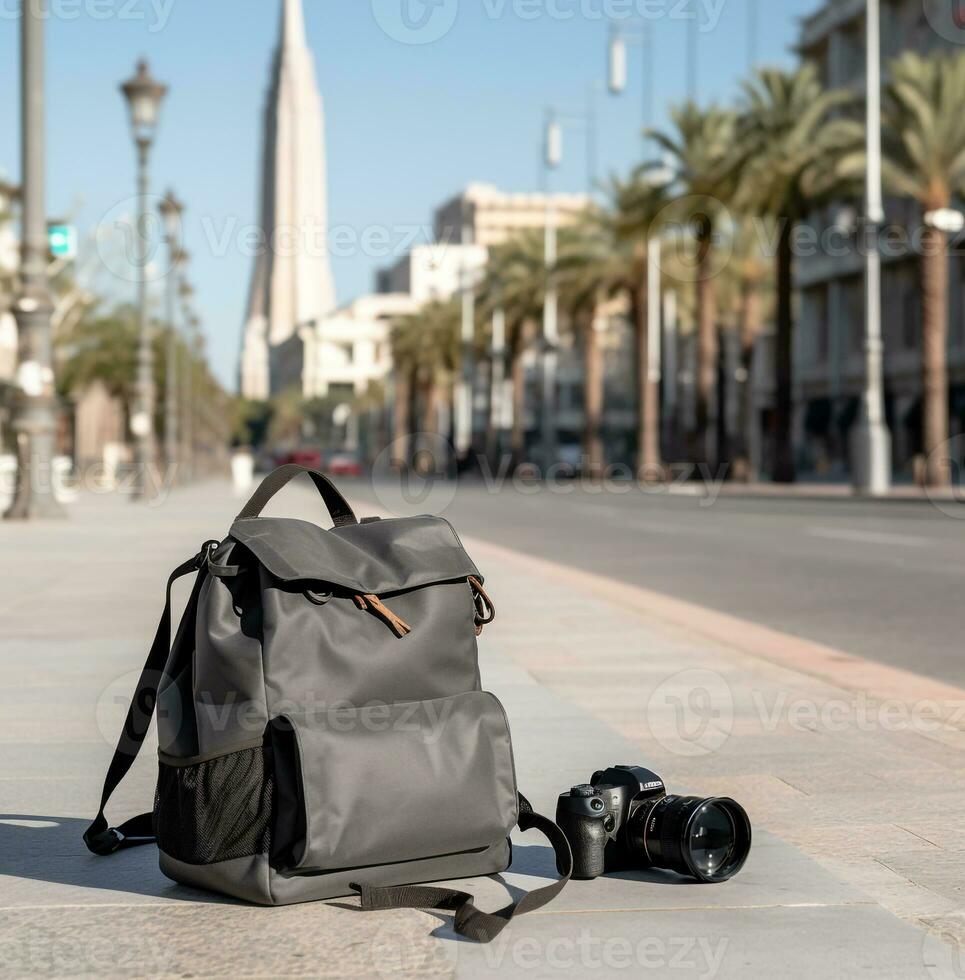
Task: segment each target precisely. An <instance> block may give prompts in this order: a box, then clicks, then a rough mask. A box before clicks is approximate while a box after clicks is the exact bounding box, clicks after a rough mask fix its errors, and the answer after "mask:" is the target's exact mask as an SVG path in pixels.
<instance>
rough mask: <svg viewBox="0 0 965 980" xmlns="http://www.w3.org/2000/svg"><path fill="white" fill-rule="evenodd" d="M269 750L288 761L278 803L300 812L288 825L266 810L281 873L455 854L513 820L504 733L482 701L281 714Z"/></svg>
mask: <svg viewBox="0 0 965 980" xmlns="http://www.w3.org/2000/svg"><path fill="white" fill-rule="evenodd" d="M274 744H275V752H276V758H278V757H279V756H282V755H284V756H289V757H290V756H291V755H292V754H294V756H295V758H294V759H293V760H292V763H293V764H292V765H285V764H279V765H278V766H277V767H276V778H277V779H278V780H279V781H280V780H282V779H284V780H285V783H286V784H287V785H285V786H282V785H280V784H279V787H278V793H277V795H276V799H277V800H279V801H280V800H285V801H295V800H297V807H298V813H297V814H296V816H295V819H292V815H291V814H286V813H284V812H281V811H276V815H275V826H276V834H275V838H276V839H275V842H274V843H275V848H274V852H275V856H276V861H277V863H279V864H280V865H281V866H282V867H283V868H284V869H287V870H293V871H299V872H311V871H335V870H340V869H346V868H361V867H368V866H371V865H383V864H396V863H399V862H403V861H412V860H417V859H420V858H428V857H437V856H441V855H445V854H458V853H462V852H464V851H471V850H475V849H481V848H486V847H489V846H491V845H492V844H494V843H496V842H497V841H500V840H502V839H503V838H505V837H507V836H508V835H509V833H510V831H511V830H512V828H513V826H514V825H515V823H516V819H517V815H518V814H517V807H518V803H517V795H516V775H515V772H514V769H513V756H512V745H511V743H510V736H509V727H508V725H507V723H506V716H505V713H504V712H503V709H502V706H501V705H500V703H499V701H497V700H496V698H495V697H494V696H493V695H491V694H487V693H483V692H479V691H472V692H469V693H466V694H458V695H455V696H454V697H449V698H440V699H438V700H434V701H413V702H407V703H401V704H383V705H370V706H368V707H364V708H340V709H333V710H330V711H327V712H324V713H320V714H317V715H314V716H312V717H309V716H304V715H286V716H285V717H284V718H283V719H280V720H279V725H278V731H277V737H276V738H275V740H274ZM278 761H279V762H281V759H278ZM286 773H287V775H286ZM286 838H287V840H286Z"/></svg>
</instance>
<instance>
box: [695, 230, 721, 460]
mask: <svg viewBox="0 0 965 980" xmlns="http://www.w3.org/2000/svg"><path fill="white" fill-rule="evenodd" d="M712 249H713V229H712V228H710V226H709V224H707V225H705V227H704V229H702V230H701V234H700V236H699V237H698V240H697V445H696V453H697V459H696V460H695V462H698V463H702V462H706V461H708V460H709V459H710V445H709V435H710V403H711V398H712V397H713V394H714V387H715V382H716V380H717V357H718V342H717V294H716V292H715V291H714V280H713V263H712V260H713V255H712Z"/></svg>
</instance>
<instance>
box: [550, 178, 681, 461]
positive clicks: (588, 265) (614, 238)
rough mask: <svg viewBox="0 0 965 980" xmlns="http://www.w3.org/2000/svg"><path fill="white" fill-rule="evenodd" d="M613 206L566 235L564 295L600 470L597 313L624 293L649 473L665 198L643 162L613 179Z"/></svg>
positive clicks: (655, 424)
mask: <svg viewBox="0 0 965 980" xmlns="http://www.w3.org/2000/svg"><path fill="white" fill-rule="evenodd" d="M608 196H609V199H610V200H609V207H608V208H605V209H602V210H600V211H596V212H593V213H592V214H591V215H590V216H589V217H588V219H587V222H586V223H585V225H584V227H583V228H582V229H578V230H577V231H576V232H572V233H571V234H570V236H568V237H567V236H564V238H563V239H562V245H561V250H560V263H559V267H560V275H561V280H562V284H563V297H564V302H566V303H567V304H568V305H569V307H570V309H571V312H572V313H573V314H574V316H575V319H576V321H577V323H578V325H579V326H580V328H581V330H580V332H581V335H582V338H583V347H584V372H585V374H584V397H585V400H586V405H585V409H586V434H585V440H584V441H585V447H586V455H587V457H588V460H589V466H590V469H591V471H595V470H597V469H599V470H602V447H601V445H600V424H601V420H602V412H603V363H602V356H601V352H600V348H599V336H598V334H597V331H596V330H595V328H594V327H595V320H596V312H597V309H598V307H599V305H600V304H601V303H602V302H603V301H604V300H606V299H610V298H613V297H616V296H624V297H626V299H627V302H628V306H629V310H630V321H631V324H632V328H633V335H634V348H635V350H634V356H635V364H636V370H635V379H634V380H635V387H636V389H637V453H636V464H637V472H638V474H641V475H644V474H645V475H647V476H651V475H652V474H653V473H655V472H659V471H660V469H661V466H662V460H661V453H660V397H659V394H660V393H659V386H658V385H657V384H656V383H654V382H653V381H651V370H650V367H651V365H650V360H649V355H650V344H649V325H650V322H649V320H650V318H649V309H648V299H649V297H648V289H647V267H648V256H649V248H650V243H651V240H652V237H653V235H654V234H655V233H656V232H657V227H658V219H659V217H660V215H661V214H662V212H663V211H664V210H665V208H666V205H667V200H668V198H667V196H666V192H665V190H664V189H663V187H662V186H661V185H659V184H657V183H655V182H654V181H653V180H651V179H650V178H649V176H648V173H647V169H646V168H640V169H639V170H637V171H635V172H634V173H633V174H632V175H631V176H630V177H629V178H628V179H627V180H624V181H621V180H619V179H613V180H612V181H611V183H610V186H609V188H608Z"/></svg>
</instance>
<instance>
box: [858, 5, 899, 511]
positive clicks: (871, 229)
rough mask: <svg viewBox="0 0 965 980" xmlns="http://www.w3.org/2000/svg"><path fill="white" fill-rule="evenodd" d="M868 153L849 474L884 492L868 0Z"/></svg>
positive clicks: (876, 38)
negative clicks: (859, 351) (861, 383)
mask: <svg viewBox="0 0 965 980" xmlns="http://www.w3.org/2000/svg"><path fill="white" fill-rule="evenodd" d="M866 3H867V7H866V16H867V31H866V34H867V42H868V59H867V60H868V76H867V88H868V92H867V99H866V104H867V157H868V172H867V180H866V188H865V223H866V229H867V238H866V243H867V248H866V252H867V258H866V265H865V341H864V352H865V387H864V392H863V394H862V398H861V412H860V415H859V418H858V421H857V422H856V423H855V426H854V429H853V431H852V434H851V471H852V473H851V475H852V480H853V483H854V488H855V491H856V492H858V493H866V494H871V495H872V496H882V495H884V494H886V493H887V492H888V490H889V489H890V487H891V434H890V433H889V432H888V427H887V424H886V422H885V399H884V380H883V363H882V362H883V344H882V339H881V253H880V251H879V249H878V236H879V232H880V229H881V225H882V224H883V223H884V220H885V211H884V203H883V192H882V179H881V19H880V6H879V0H866Z"/></svg>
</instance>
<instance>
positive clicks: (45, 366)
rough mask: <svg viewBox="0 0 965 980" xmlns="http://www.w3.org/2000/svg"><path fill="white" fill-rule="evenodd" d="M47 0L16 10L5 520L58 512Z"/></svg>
mask: <svg viewBox="0 0 965 980" xmlns="http://www.w3.org/2000/svg"><path fill="white" fill-rule="evenodd" d="M47 16H48V11H47V3H46V0H32V2H27V0H25V2H24V4H23V13H22V15H21V22H20V30H21V35H20V37H21V66H20V67H21V99H22V109H21V123H20V124H21V134H22V135H21V161H22V164H21V165H22V171H23V173H22V181H23V188H22V191H21V196H22V207H23V211H22V227H23V232H22V245H21V260H20V283H21V285H20V295H19V297H18V299H17V301H16V304H15V306H14V312H15V314H16V318H17V331H18V337H19V363H18V369H17V378H16V396H15V401H14V417H13V430H14V432H15V433H16V435H17V485H16V489H15V491H14V498H13V503H12V504H11V506H10V509H9V510H8V511H7V513H6V514H5V516H6V517H7V518H8V519H10V520H31V519H36V518H55V517H63V516H64V511H63V508H62V507H61V506H60V504H59V503H58V502H57V500H56V498H55V497H54V486H53V459H54V452H55V447H56V440H57V412H56V393H55V389H54V370H53V327H52V324H51V315H52V314H53V303H52V302H51V298H50V291H49V289H48V284H47V217H46V213H45V212H46V205H45V187H44V184H45V179H44V178H45V165H46V155H45V147H44V21H45V20H46V18H47Z"/></svg>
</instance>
